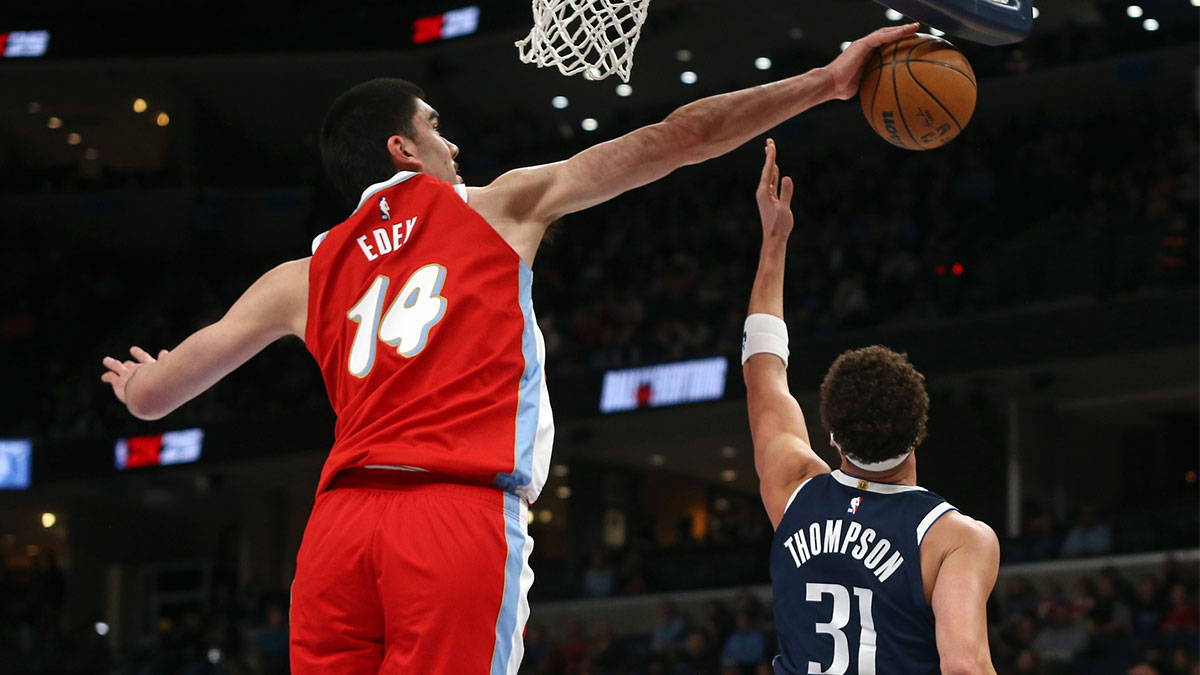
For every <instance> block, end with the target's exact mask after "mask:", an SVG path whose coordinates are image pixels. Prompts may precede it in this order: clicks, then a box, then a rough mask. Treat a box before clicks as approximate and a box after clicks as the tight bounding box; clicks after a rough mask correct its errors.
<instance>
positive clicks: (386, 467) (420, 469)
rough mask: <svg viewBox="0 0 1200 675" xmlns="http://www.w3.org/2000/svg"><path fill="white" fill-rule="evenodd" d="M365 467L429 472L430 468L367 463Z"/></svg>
mask: <svg viewBox="0 0 1200 675" xmlns="http://www.w3.org/2000/svg"><path fill="white" fill-rule="evenodd" d="M363 468H364V469H386V470H388V471H420V472H423V473H429V469H422V468H421V467H419V466H403V465H401V466H391V465H388V464H367V465H366V466H364V467H363Z"/></svg>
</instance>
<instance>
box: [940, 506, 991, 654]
mask: <svg viewBox="0 0 1200 675" xmlns="http://www.w3.org/2000/svg"><path fill="white" fill-rule="evenodd" d="M927 555H928V556H930V557H932V560H929V561H927V560H926V556H927ZM938 560H940V561H941V564H940V566H938V565H937V561H938ZM927 563H931V564H929V565H927ZM921 567H922V574H923V575H925V576H928V575H929V572H928V571H927V570H929V569H930V567H933V568H935V569H936V570H937V571H936V577H934V583H933V592H932V594H931V597H930V605H932V607H933V615H934V618H935V619H936V623H935V625H936V627H937V647H938V656H939V657H940V660H941V668H942V673H943V675H996V669H995V668H994V667H993V666H992V656H991V651H990V650H989V649H988V630H987V599H988V596H989V595H991V593H992V587H993V586H995V585H996V574H997V572H998V571H999V568H1000V542H999V541H997V540H996V533H995V532H993V531H992V528H990V527H988V526H987V525H986V524H984V523H981V522H979V521H977V520H975V519H973V518H968V517H967V516H964V515H962V514H960V513H958V512H957V511H951V512H949V513H947V514H946V515H945V516H943V517H942V518H939V519H938V520H937V522H935V523H934V524H933V527H931V528H929V532H928V533H927V534H926V535H925V541H924V543H922V545H921Z"/></svg>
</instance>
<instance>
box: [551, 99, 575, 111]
mask: <svg viewBox="0 0 1200 675" xmlns="http://www.w3.org/2000/svg"><path fill="white" fill-rule="evenodd" d="M570 104H571V102H570V101H568V100H567V97H566V96H555V97H554V98H552V99H550V105H552V106H554V107H555V108H557V109H558V110H562V109H564V108H566V107H567V106H568V105H570Z"/></svg>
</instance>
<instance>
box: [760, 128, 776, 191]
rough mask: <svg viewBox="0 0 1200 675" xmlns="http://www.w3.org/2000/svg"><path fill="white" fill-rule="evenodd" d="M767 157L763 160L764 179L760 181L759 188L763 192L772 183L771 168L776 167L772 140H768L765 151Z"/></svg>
mask: <svg viewBox="0 0 1200 675" xmlns="http://www.w3.org/2000/svg"><path fill="white" fill-rule="evenodd" d="M765 154H766V157H765V158H764V159H763V168H762V177H761V178H759V180H758V187H759V189H761V190H764V191H765V190H766V189H767V185H768V184H769V183H770V182H771V167H772V166H775V148H774V144H773V143H771V139H769V138H768V139H767V148H766V150H765Z"/></svg>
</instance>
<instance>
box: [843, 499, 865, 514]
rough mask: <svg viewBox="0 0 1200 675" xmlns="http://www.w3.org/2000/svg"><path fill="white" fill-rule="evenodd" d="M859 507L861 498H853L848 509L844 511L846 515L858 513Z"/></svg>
mask: <svg viewBox="0 0 1200 675" xmlns="http://www.w3.org/2000/svg"><path fill="white" fill-rule="evenodd" d="M860 506H862V497H855V498H854V499H851V500H850V508H848V509H846V513H858V507H860Z"/></svg>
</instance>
